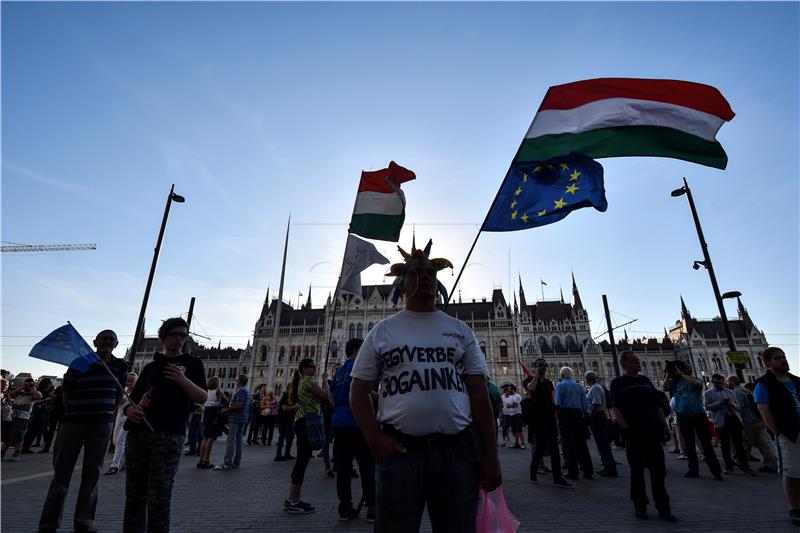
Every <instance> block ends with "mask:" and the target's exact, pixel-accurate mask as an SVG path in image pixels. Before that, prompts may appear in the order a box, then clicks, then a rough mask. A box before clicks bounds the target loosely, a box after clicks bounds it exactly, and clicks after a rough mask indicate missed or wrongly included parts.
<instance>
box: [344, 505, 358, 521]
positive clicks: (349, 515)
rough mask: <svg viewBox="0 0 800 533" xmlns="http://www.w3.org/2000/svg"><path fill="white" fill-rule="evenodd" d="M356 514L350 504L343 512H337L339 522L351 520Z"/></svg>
mask: <svg viewBox="0 0 800 533" xmlns="http://www.w3.org/2000/svg"><path fill="white" fill-rule="evenodd" d="M357 516H358V511H356V510H355V509H354V508H353V506H352V505H351V506H350V509H347V510H346V511H344V512H339V520H340V521H341V522H347V521H348V520H352V519H353V518H355V517H357Z"/></svg>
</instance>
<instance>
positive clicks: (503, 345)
mask: <svg viewBox="0 0 800 533" xmlns="http://www.w3.org/2000/svg"><path fill="white" fill-rule="evenodd" d="M500 357H508V343H507V342H506V341H505V340H501V341H500Z"/></svg>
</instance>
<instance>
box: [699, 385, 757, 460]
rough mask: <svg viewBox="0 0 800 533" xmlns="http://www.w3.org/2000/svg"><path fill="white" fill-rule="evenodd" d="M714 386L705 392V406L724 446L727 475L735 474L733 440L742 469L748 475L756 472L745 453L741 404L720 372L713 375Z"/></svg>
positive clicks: (723, 457) (723, 454)
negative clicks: (732, 452)
mask: <svg viewBox="0 0 800 533" xmlns="http://www.w3.org/2000/svg"><path fill="white" fill-rule="evenodd" d="M711 384H712V387H711V388H710V389H708V390H707V391H705V393H703V401H704V403H705V407H706V409H707V410H708V412H709V414H710V415H711V419H712V422H713V423H714V426H715V427H716V428H717V434H719V440H720V444H721V446H722V459H723V461H724V462H725V472H724V474H725V475H726V476H732V475H733V465H734V463H733V457H731V441H733V446H734V448H735V449H736V457H738V459H739V465H740V466H741V468H742V471H743V472H744V473H745V474H748V475H751V476H752V475H754V474H755V473H754V472H753V471H752V470H751V469H750V460H749V459H750V458H749V456H747V455H745V453H744V446H743V444H742V421H741V420H740V419H739V404H738V403H737V402H736V398H735V396H734V395H733V392H732V391H729V390H728V389H726V388H725V387H724V384H725V378H724V377H722V375H720V374H714V375H712V376H711Z"/></svg>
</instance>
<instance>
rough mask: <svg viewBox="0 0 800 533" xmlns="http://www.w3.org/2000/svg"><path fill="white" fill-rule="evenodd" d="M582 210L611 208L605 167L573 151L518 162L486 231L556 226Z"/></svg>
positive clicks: (494, 206) (495, 203) (492, 213)
mask: <svg viewBox="0 0 800 533" xmlns="http://www.w3.org/2000/svg"><path fill="white" fill-rule="evenodd" d="M582 207H594V208H595V209H597V210H598V211H605V210H606V209H607V208H608V202H607V201H606V191H605V188H604V187H603V167H602V165H600V163H598V162H597V161H594V160H592V159H590V158H588V157H586V156H584V155H581V154H578V153H575V152H572V153H571V154H569V155H567V156H561V157H554V158H552V159H548V160H547V161H533V162H526V163H514V164H512V165H511V168H509V169H508V173H507V174H506V177H505V180H504V181H503V185H502V186H501V187H500V191H499V192H498V193H497V198H496V199H495V201H494V204H493V207H492V210H491V211H490V212H489V214H488V216H487V218H486V222H485V224H484V225H483V228H482V229H483V231H517V230H523V229H528V228H533V227H536V226H544V225H545V224H552V223H553V222H558V221H559V220H561V219H563V218H564V217H566V216H567V215H568V214H570V213H571V212H572V211H575V210H576V209H580V208H582Z"/></svg>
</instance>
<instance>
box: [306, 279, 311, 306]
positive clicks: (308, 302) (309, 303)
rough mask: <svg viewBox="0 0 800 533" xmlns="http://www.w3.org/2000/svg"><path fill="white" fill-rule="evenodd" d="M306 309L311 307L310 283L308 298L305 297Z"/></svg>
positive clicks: (309, 285)
mask: <svg viewBox="0 0 800 533" xmlns="http://www.w3.org/2000/svg"><path fill="white" fill-rule="evenodd" d="M306 309H311V284H310V283H309V284H308V298H307V299H306Z"/></svg>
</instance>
